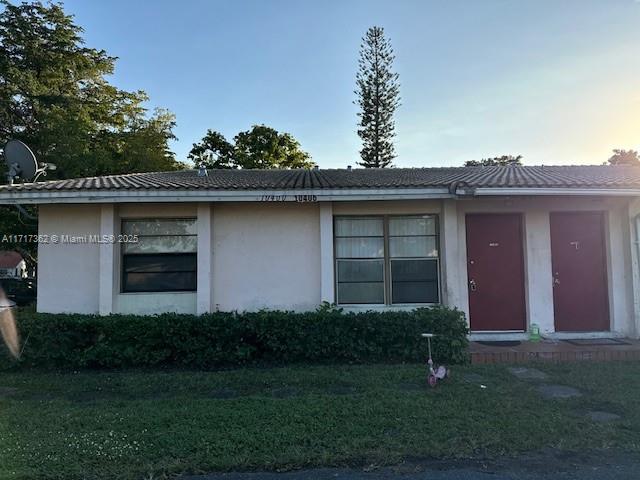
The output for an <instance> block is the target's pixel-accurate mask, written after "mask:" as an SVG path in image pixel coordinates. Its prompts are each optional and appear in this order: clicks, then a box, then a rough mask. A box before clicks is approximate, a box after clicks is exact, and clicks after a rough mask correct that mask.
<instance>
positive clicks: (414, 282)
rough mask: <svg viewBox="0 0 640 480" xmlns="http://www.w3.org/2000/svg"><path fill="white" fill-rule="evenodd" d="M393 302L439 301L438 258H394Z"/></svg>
mask: <svg viewBox="0 0 640 480" xmlns="http://www.w3.org/2000/svg"><path fill="white" fill-rule="evenodd" d="M391 296H392V302H393V303H438V301H439V299H438V262H437V261H436V260H392V261H391Z"/></svg>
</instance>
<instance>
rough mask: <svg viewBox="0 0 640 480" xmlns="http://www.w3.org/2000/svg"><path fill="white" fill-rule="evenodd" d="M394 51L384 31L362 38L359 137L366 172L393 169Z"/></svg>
mask: <svg viewBox="0 0 640 480" xmlns="http://www.w3.org/2000/svg"><path fill="white" fill-rule="evenodd" d="M394 58H395V55H394V54H393V48H391V43H390V42H389V40H387V39H386V38H385V36H384V29H383V28H382V27H371V28H369V30H367V33H366V34H365V36H364V37H363V38H362V44H361V45H360V59H359V60H358V74H357V76H356V87H357V88H356V90H355V92H354V93H355V94H356V96H357V99H356V100H355V102H354V103H355V104H356V105H358V106H359V107H360V112H359V113H358V117H359V119H360V120H359V122H358V135H359V136H360V138H361V139H362V150H360V157H361V161H360V162H358V164H359V165H361V166H363V167H365V168H385V167H389V166H391V162H392V161H393V159H394V158H395V156H396V155H395V148H394V146H393V137H394V136H395V121H394V119H393V115H394V113H395V111H396V108H397V107H398V106H399V105H400V84H399V82H398V74H397V73H394V72H393V70H392V67H393V60H394Z"/></svg>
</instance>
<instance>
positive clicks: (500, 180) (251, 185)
mask: <svg viewBox="0 0 640 480" xmlns="http://www.w3.org/2000/svg"><path fill="white" fill-rule="evenodd" d="M452 182H464V184H466V185H467V186H469V187H472V188H501V187H524V188H606V189H609V188H613V189H615V188H640V167H636V166H620V165H619V166H609V165H606V166H605V165H593V166H585V165H574V166H545V167H529V166H522V167H442V168H388V169H353V170H347V169H326V170H209V171H208V176H206V177H200V176H198V172H197V171H196V170H184V171H178V172H156V173H131V174H126V175H108V176H103V177H90V178H75V179H69V180H53V181H47V182H37V183H31V184H15V185H13V186H11V187H9V186H7V185H5V186H1V187H0V194H2V193H9V192H36V191H48V192H51V191H114V190H116V191H117V190H128V191H136V190H176V191H180V190H213V191H216V190H289V189H295V190H305V189H307V190H310V189H314V190H316V189H317V190H323V189H325V190H326V189H394V188H430V187H433V188H437V187H448V186H449V185H450V184H451V183H452Z"/></svg>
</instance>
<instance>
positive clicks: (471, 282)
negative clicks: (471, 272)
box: [469, 279, 478, 292]
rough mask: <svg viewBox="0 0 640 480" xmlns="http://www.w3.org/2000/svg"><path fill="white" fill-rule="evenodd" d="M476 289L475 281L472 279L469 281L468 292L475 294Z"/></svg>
mask: <svg viewBox="0 0 640 480" xmlns="http://www.w3.org/2000/svg"><path fill="white" fill-rule="evenodd" d="M477 288H478V286H477V285H476V281H475V280H473V279H471V280H469V290H471V291H472V292H475V291H476V290H477Z"/></svg>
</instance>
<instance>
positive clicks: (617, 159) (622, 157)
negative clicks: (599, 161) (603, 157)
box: [608, 149, 640, 165]
mask: <svg viewBox="0 0 640 480" xmlns="http://www.w3.org/2000/svg"><path fill="white" fill-rule="evenodd" d="M608 162H609V165H640V157H638V152H637V151H636V150H621V149H615V150H613V155H611V157H609V160H608Z"/></svg>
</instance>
